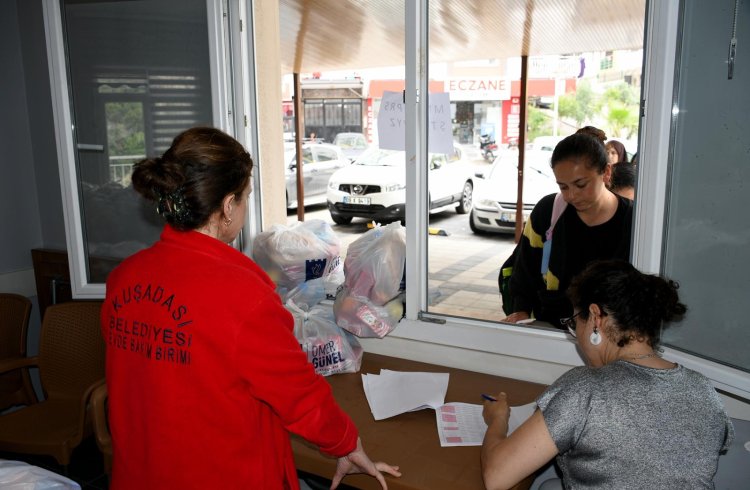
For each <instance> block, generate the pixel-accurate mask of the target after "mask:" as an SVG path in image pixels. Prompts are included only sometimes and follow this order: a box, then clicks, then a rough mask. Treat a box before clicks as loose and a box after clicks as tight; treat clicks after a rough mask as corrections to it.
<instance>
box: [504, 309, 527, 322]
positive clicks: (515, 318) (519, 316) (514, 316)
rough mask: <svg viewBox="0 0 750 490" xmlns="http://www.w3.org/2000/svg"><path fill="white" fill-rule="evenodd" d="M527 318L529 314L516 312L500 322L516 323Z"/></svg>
mask: <svg viewBox="0 0 750 490" xmlns="http://www.w3.org/2000/svg"><path fill="white" fill-rule="evenodd" d="M529 318H530V316H529V314H528V313H526V312H525V311H516V312H513V313H511V314H510V315H508V316H506V317H505V318H503V319H502V320H500V321H501V322H507V323H518V322H519V321H520V320H528V319H529Z"/></svg>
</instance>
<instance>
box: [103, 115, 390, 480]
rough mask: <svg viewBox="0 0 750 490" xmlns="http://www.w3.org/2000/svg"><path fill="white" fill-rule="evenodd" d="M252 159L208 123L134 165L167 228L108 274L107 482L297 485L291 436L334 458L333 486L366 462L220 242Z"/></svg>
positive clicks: (140, 187)
mask: <svg viewBox="0 0 750 490" xmlns="http://www.w3.org/2000/svg"><path fill="white" fill-rule="evenodd" d="M251 169H252V160H251V159H250V155H249V154H248V153H247V152H246V151H245V149H244V148H243V147H242V145H240V144H239V143H238V142H237V141H236V140H234V139H233V138H232V137H230V136H228V135H226V134H225V133H223V132H221V131H219V130H217V129H213V128H193V129H189V130H187V131H185V132H183V133H181V134H180V135H178V136H177V137H176V138H175V139H174V141H173V143H172V146H171V147H170V148H169V149H168V150H167V151H166V152H165V153H164V155H163V156H161V157H159V158H154V159H146V160H143V161H141V162H139V163H138V164H137V165H136V166H135V168H134V171H133V175H132V182H133V187H134V189H135V190H136V191H138V192H139V193H140V194H142V195H143V196H144V197H146V198H147V199H150V200H153V201H155V202H156V211H157V212H158V213H159V214H160V215H161V216H162V217H163V218H164V219H165V220H166V222H167V225H166V226H165V227H164V231H163V233H162V235H161V238H160V239H159V241H158V242H156V243H155V244H154V245H152V246H151V247H149V248H147V249H145V250H143V251H141V252H138V253H136V254H135V255H133V256H131V257H129V258H127V259H126V260H125V261H123V263H122V264H121V265H120V266H119V267H117V268H116V269H115V270H114V271H113V272H112V273H111V274H110V276H109V278H108V280H107V296H106V300H105V304H104V307H103V309H102V332H103V334H104V338H105V340H106V342H107V385H108V390H109V422H110V428H111V432H112V439H113V447H114V462H113V472H112V480H111V486H112V488H113V489H119V488H143V489H146V488H159V489H163V488H181V489H182V488H222V489H230V488H237V489H247V488H262V489H274V488H278V489H287V488H291V489H296V488H298V479H297V474H296V470H295V467H294V459H293V456H292V450H291V446H290V442H289V432H294V433H296V434H299V435H300V436H302V437H304V438H305V439H307V440H308V441H310V442H312V443H314V444H316V445H317V446H319V447H320V450H321V451H323V452H324V453H327V454H330V455H332V456H334V457H337V458H338V465H337V469H336V474H335V475H334V476H333V487H334V488H335V487H336V486H337V485H338V483H339V482H340V481H341V479H342V478H343V477H344V476H345V475H346V474H349V473H355V472H363V473H368V474H370V475H373V476H374V477H375V478H377V480H378V481H379V482H380V484H381V486H382V487H383V488H384V489H385V488H386V483H385V480H384V477H383V475H382V474H381V471H382V472H386V473H389V474H391V475H395V476H399V473H398V468H397V467H394V466H390V465H387V464H385V463H380V462H378V463H373V462H372V461H370V459H369V457H368V456H367V454H365V452H364V450H363V449H362V444H361V442H360V439H359V437H358V433H357V429H356V427H355V426H354V424H353V423H352V421H351V419H350V418H349V417H348V416H347V415H346V414H345V413H344V412H343V411H342V410H341V408H339V406H338V405H337V404H336V401H335V400H334V398H333V395H332V393H331V389H330V387H329V385H328V383H327V382H326V381H325V380H324V379H323V378H322V377H320V376H318V375H316V374H315V372H314V370H313V368H312V366H311V365H310V364H309V363H308V361H307V357H306V356H305V354H304V353H303V352H302V350H301V349H300V347H299V343H298V342H297V340H296V339H295V337H294V335H293V333H292V328H293V320H292V317H291V315H290V314H289V313H288V312H287V311H286V310H285V309H284V307H283V306H282V304H281V301H280V299H279V297H278V295H277V294H276V293H275V291H274V284H273V282H272V281H271V280H270V279H269V278H268V276H267V275H266V274H265V272H264V271H263V270H262V269H261V268H260V267H258V266H257V265H256V264H255V263H254V262H253V261H252V260H250V259H249V258H248V257H246V256H245V255H243V254H242V253H240V252H239V251H237V250H236V249H235V248H233V247H231V246H228V245H227V244H228V243H230V242H232V241H233V240H234V239H235V238H236V237H237V234H238V233H239V231H240V229H241V228H242V224H243V222H244V220H245V213H246V212H247V205H248V204H247V197H248V194H249V193H250V190H251V184H250V183H251V179H250V173H251Z"/></svg>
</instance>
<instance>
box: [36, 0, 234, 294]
mask: <svg viewBox="0 0 750 490" xmlns="http://www.w3.org/2000/svg"><path fill="white" fill-rule="evenodd" d="M62 1H63V0H44V3H43V5H42V6H43V13H44V25H45V34H46V42H47V61H48V66H49V72H50V87H51V96H52V113H53V120H54V124H55V138H56V142H57V145H56V146H57V159H58V166H59V171H60V188H61V193H62V198H63V199H62V201H63V216H64V220H65V232H66V233H65V236H66V242H67V251H68V261H69V265H70V278H71V288H72V292H73V297H74V298H78V299H98V298H102V297H104V294H105V284H104V283H97V282H90V281H89V279H88V274H87V258H86V244H85V243H84V239H83V235H84V234H83V223H82V217H81V204H80V195H79V187H80V186H79V182H78V172H77V169H76V153H75V152H76V150H75V139H74V137H73V129H72V120H73V119H72V107H71V105H70V98H69V96H68V94H69V85H68V76H67V69H68V65H67V56H66V47H65V40H64V29H63V24H62V19H63V15H62V7H61V3H62ZM224 7H225V6H224V2H223V1H222V0H206V9H207V22H208V43H209V64H210V71H211V101H212V110H213V124H214V126H215V127H217V128H219V129H222V130H223V131H226V132H228V133H229V134H233V132H234V127H235V123H236V122H235V120H234V116H233V114H234V112H235V111H233V110H232V107H233V102H234V94H233V93H232V91H233V86H232V83H231V81H232V77H231V76H230V70H231V58H232V56H233V53H230V52H229V43H228V39H229V35H230V33H229V30H230V26H229V25H228V20H227V18H228V16H225V15H224V14H225V13H226V12H225V8H224Z"/></svg>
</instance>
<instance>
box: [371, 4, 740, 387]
mask: <svg viewBox="0 0 750 490" xmlns="http://www.w3.org/2000/svg"><path fill="white" fill-rule="evenodd" d="M405 8H406V13H405V17H406V26H407V27H406V29H405V31H406V39H405V50H406V65H405V69H406V81H405V83H406V92H405V98H406V99H405V103H406V119H407V120H411V121H415V122H416V124H413V125H412V124H409V125H407V127H406V151H407V158H406V161H407V162H410V161H417V162H423V161H426V158H427V138H426V128H427V126H426V124H425V122H426V121H427V114H426V103H425V99H426V98H425V97H418V94H426V93H427V78H428V76H429V75H428V70H427V68H428V67H429V61H428V54H426V53H429V46H428V39H427V38H428V35H427V29H428V20H427V12H428V0H417V1H415V2H407V3H406V5H405ZM679 13H680V2H679V0H669V1H664V2H653V1H650V2H648V4H647V14H646V22H645V26H646V27H645V32H646V35H645V40H646V41H645V44H644V68H643V79H644V86H643V96H642V101H641V106H642V111H641V112H642V115H641V126H640V144H639V148H640V150H639V151H640V152H641V154H642V155H643V156H642V159H641V161H648V162H652V164H651V165H649V166H644V167H643V168H642V169H640V172H639V176H638V195H637V200H636V204H635V212H634V216H635V220H634V224H633V251H632V260H633V263H634V265H635V266H636V267H638V268H639V269H641V270H643V271H646V272H651V273H658V272H660V270H661V263H662V240H663V233H664V231H663V225H664V223H665V216H666V213H667V211H668V209H667V208H666V203H667V198H668V175H669V161H670V159H669V156H670V152H671V147H672V144H673V140H672V125H673V122H674V121H673V117H672V107H673V104H674V102H673V98H674V94H675V70H676V61H677V51H676V50H677V46H678V41H679V36H680V32H679V26H680V23H681V18H680V15H679ZM420 63H423V64H424V65H420ZM422 75H424V76H422ZM646 102H648V104H646ZM426 183H427V170H426V166H424V165H413V166H407V172H406V185H407V187H408V188H409V189H412V192H409V193H407V202H406V237H407V240H406V243H407V251H406V309H405V318H404V319H403V320H402V321H401V322H400V323H399V327H398V328H397V329H396V330H394V331H393V332H392V333H390V334H389V338H390V339H392V341H391V342H390V343H389V345H388V346H387V347H385V348H384V347H383V346H382V345H380V344H377V343H374V342H365V343H364V346H365V348H366V349H368V350H372V351H375V352H380V353H390V354H391V355H395V354H397V353H403V355H405V356H409V357H414V355H415V352H416V351H422V350H430V351H431V353H426V352H425V354H424V355H423V356H422V357H423V358H426V359H432V360H435V358H436V356H440V354H437V353H438V352H441V351H445V352H455V351H454V349H456V348H457V349H461V350H463V351H464V353H465V355H466V356H467V358H466V359H452V360H451V361H449V362H444V363H446V364H451V365H456V366H458V367H461V365H462V364H463V365H470V366H475V365H476V364H474V363H472V362H471V361H470V360H468V358H469V357H471V358H482V357H485V358H487V356H486V355H487V354H490V355H491V356H490V357H488V358H489V359H492V358H493V355H501V356H509V357H514V358H516V359H523V360H524V361H525V362H528V361H531V362H532V364H533V365H534V366H535V368H534V372H529V371H524V372H523V373H522V374H521V376H519V377H521V378H522V379H529V380H531V381H540V382H551V381H552V380H554V379H555V378H556V377H557V376H559V374H561V373H562V372H564V371H565V370H567V369H568V368H570V367H572V366H577V365H581V364H582V363H583V362H582V359H581V357H580V356H579V355H578V353H577V351H576V347H575V345H574V343H573V342H571V341H570V340H569V337H568V336H567V334H566V333H563V332H560V331H551V330H546V329H531V328H526V327H518V326H515V325H510V324H493V323H489V322H484V321H481V320H472V319H462V318H452V317H446V316H443V315H437V314H429V313H427V277H428V268H427V257H428V254H427V247H428V239H427V233H426V230H427V213H426V209H425V208H426V193H427V185H426ZM397 339H398V341H397ZM399 341H400V342H399ZM420 344H421V345H420ZM665 356H666V357H667V358H668V359H671V360H674V361H676V362H678V363H680V364H682V365H684V366H686V367H689V368H691V369H694V370H696V371H699V372H701V373H703V374H704V375H706V376H707V377H708V378H710V379H711V380H712V382H713V383H714V385H715V386H716V387H717V388H719V389H721V390H723V391H725V392H728V393H731V394H733V395H737V396H739V397H742V398H744V399H750V374H748V373H745V372H742V371H739V370H736V369H733V368H730V367H728V366H724V365H721V364H718V363H715V362H712V361H709V360H707V359H702V358H700V357H697V356H693V355H690V354H686V353H684V352H681V351H678V350H675V349H671V348H665ZM535 361H538V363H535ZM507 374H513V373H512V372H509V373H507Z"/></svg>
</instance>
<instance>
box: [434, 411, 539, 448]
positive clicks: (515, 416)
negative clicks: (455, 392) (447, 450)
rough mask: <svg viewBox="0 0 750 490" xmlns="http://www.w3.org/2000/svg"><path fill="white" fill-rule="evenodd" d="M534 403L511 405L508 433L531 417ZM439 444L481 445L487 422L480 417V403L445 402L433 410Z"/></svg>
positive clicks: (444, 445)
mask: <svg viewBox="0 0 750 490" xmlns="http://www.w3.org/2000/svg"><path fill="white" fill-rule="evenodd" d="M535 409H536V403H528V404H526V405H521V406H518V407H511V409H510V418H509V419H508V435H510V434H511V433H513V431H514V430H516V429H517V428H518V427H519V426H520V425H521V424H523V423H524V422H525V421H526V419H528V418H529V417H531V415H532V414H533V413H534V410H535ZM435 416H436V417H437V427H438V435H439V436H440V445H441V446H443V447H446V446H481V445H482V440H483V439H484V434H485V432H487V424H485V423H484V418H483V417H482V405H472V404H470V403H446V404H445V405H443V406H441V407H439V408H437V409H436V410H435Z"/></svg>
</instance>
